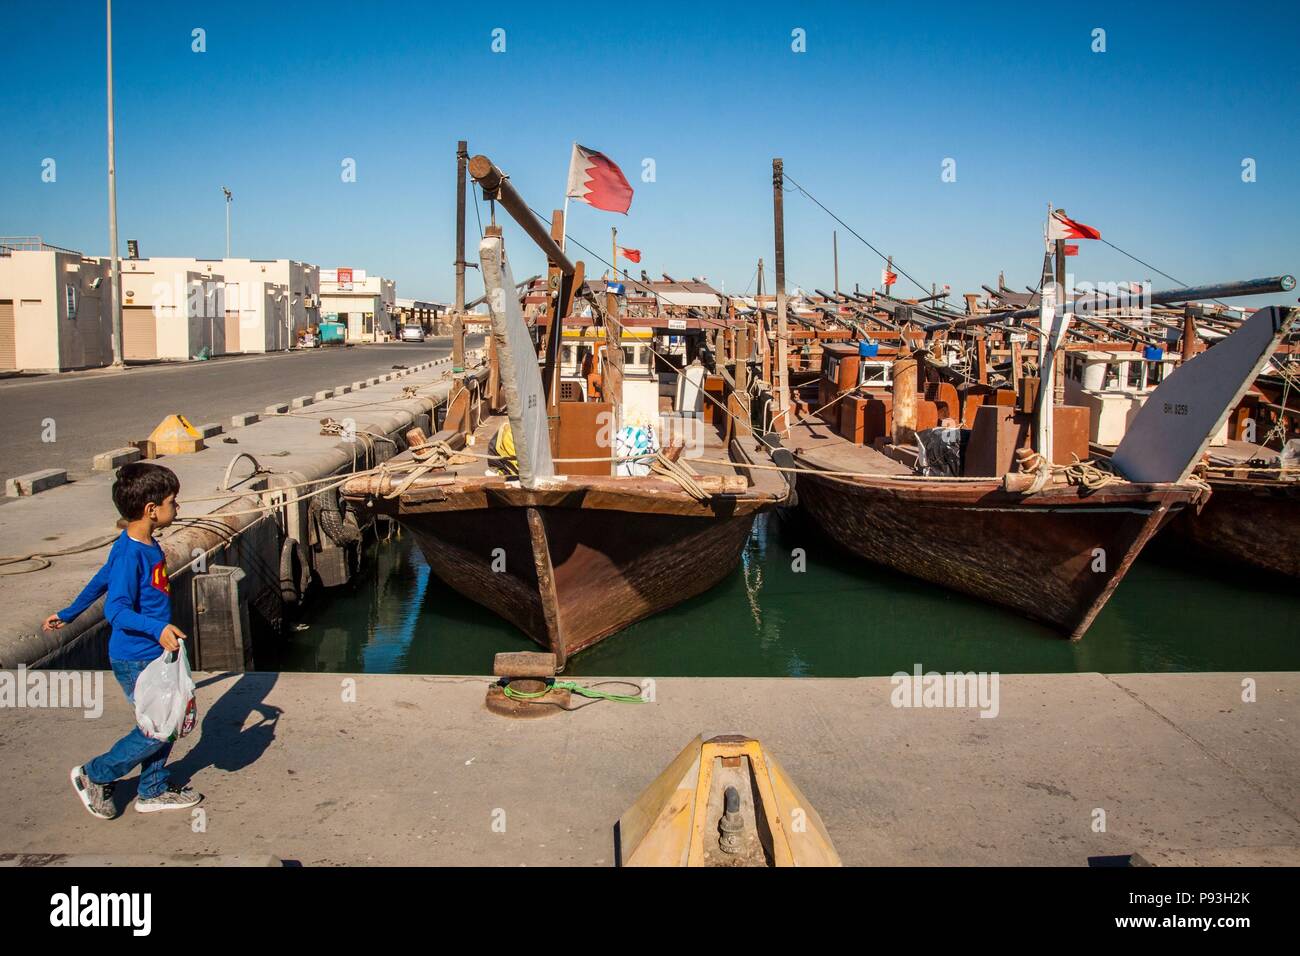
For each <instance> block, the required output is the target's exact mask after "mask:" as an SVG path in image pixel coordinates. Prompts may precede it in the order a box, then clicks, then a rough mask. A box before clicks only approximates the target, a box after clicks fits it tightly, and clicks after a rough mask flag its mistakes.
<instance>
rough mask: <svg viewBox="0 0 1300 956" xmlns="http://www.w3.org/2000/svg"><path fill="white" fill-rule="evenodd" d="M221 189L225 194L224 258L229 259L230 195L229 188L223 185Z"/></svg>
mask: <svg viewBox="0 0 1300 956" xmlns="http://www.w3.org/2000/svg"><path fill="white" fill-rule="evenodd" d="M221 191H222V192H223V193H225V194H226V258H227V259H229V258H230V200H231V198H232V197H231V195H230V190H229V189H227V188H226V187H225V186H222V187H221Z"/></svg>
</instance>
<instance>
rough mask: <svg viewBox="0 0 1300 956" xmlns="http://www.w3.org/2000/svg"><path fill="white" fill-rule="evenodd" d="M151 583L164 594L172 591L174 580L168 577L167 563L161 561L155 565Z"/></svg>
mask: <svg viewBox="0 0 1300 956" xmlns="http://www.w3.org/2000/svg"><path fill="white" fill-rule="evenodd" d="M149 583H150V584H152V585H153V586H154V587H156V588H157V589H158V590H159V591H161V592H162V593H163V594H171V593H172V582H171V579H170V578H168V577H167V565H166V563H164V562H162V561H159V562H158V563H157V564H155V565H154V566H153V573H152V574H151V575H150V579H149Z"/></svg>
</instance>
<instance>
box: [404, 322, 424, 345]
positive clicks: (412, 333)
mask: <svg viewBox="0 0 1300 956" xmlns="http://www.w3.org/2000/svg"><path fill="white" fill-rule="evenodd" d="M399 337H400V338H401V340H402V341H403V342H423V341H424V326H422V325H404V326H402V331H401V333H400V335H399Z"/></svg>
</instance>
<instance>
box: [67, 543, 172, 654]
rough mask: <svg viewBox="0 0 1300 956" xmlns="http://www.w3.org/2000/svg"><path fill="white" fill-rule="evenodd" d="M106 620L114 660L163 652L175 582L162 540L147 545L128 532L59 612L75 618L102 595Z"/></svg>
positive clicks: (110, 650) (109, 644)
mask: <svg viewBox="0 0 1300 956" xmlns="http://www.w3.org/2000/svg"><path fill="white" fill-rule="evenodd" d="M103 594H107V595H108V597H107V599H106V600H105V601H104V618H105V620H107V621H108V623H109V625H110V626H111V627H112V629H113V630H112V634H111V635H110V636H109V639H108V656H109V658H111V659H112V660H115V661H151V660H153V659H154V658H155V657H157V656H158V655H159V654H161V653H162V645H161V644H159V643H158V638H159V637H160V636H161V635H162V632H163V628H165V627H166V626H167V625H168V624H169V623H170V622H171V610H172V606H171V583H170V582H169V581H168V578H167V556H166V555H165V554H163V549H162V548H161V547H159V546H158V543H157V542H155V541H151V542H150V543H149V544H143V543H141V542H139V541H136V540H135V539H134V538H132V537H131V536H130V535H129V534H127V533H126V532H125V531H123V532H122V533H121V534H120V535H119V536H118V538H117V540H116V541H114V542H113V547H112V549H111V550H110V551H109V552H108V560H107V561H105V562H104V566H103V567H102V568H100V569H99V570H98V571H97V572H95V576H94V577H93V578H91V579H90V583H88V584H87V585H86V586H85V587H84V588H83V589H82V591H81V593H80V594H79V595H77V599H76V600H75V601H73V602H72V603H71V604H69V605H68V606H67V607H65V608H64V609H63V610H62V611H60V612H59V620H61V621H71V620H73V619H74V618H75V617H76V616H77V615H78V614H80V613H81V612H83V611H84V610H86V608H88V607H90V605H92V604H94V603H95V602H96V601H97V600H99V598H100V596H101V595H103Z"/></svg>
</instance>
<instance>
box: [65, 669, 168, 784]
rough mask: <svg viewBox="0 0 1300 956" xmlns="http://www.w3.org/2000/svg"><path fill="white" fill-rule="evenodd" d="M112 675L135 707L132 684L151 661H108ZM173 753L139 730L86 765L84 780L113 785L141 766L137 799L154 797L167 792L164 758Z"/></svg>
mask: <svg viewBox="0 0 1300 956" xmlns="http://www.w3.org/2000/svg"><path fill="white" fill-rule="evenodd" d="M110 663H111V664H112V665H113V675H114V676H115V677H116V678H117V681H118V683H119V684H121V685H122V690H123V691H125V693H126V699H127V700H128V701H130V703H131V704H132V706H134V705H135V682H136V681H137V680H138V679H139V678H140V674H141V672H143V671H144V669H145V668H146V667H148V666H149V665H150V664H151V663H152V662H151V661H110ZM171 752H172V745H171V743H170V742H169V741H166V740H154V739H153V738H152V737H146V736H145V735H144V733H143V732H142V731H141V730H140V728H139V727H134V728H132V730H131V732H130V733H129V734H127V735H126V736H125V737H123V738H122V739H121V740H119V741H118V742H117V743H115V744H113V747H112V749H111V750H109V751H108V753H106V754H100V755H99V756H98V757H96V758H95V759H94V760H92V761H90V762H89V763H87V764H86V766H85V770H86V776H87V777H89V778H90V782H91V783H112V782H113V781H114V780H120V779H121V778H122V777H125V776H126V775H127V774H128V773H130V772H131V768H132V767H134V766H135V765H136V764H139V765H140V786H139V789H138V794H137V795H138V796H141V797H144V798H145V799H146V800H147V799H149V798H150V797H156V796H158V795H159V794H161V793H162V792H163V791H165V790H166V789H167V768H166V767H165V766H163V765H164V764H165V763H166V762H167V755H168V754H170V753H171Z"/></svg>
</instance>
